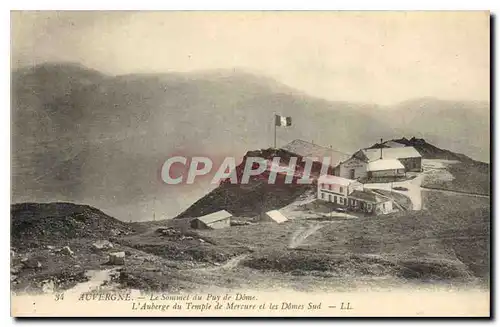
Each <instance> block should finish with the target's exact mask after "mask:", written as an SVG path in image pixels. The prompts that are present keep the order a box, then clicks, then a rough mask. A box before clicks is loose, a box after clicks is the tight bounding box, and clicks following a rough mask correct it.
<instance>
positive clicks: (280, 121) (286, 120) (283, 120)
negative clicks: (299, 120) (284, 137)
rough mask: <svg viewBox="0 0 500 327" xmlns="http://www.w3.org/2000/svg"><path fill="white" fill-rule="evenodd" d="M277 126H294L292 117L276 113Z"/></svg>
mask: <svg viewBox="0 0 500 327" xmlns="http://www.w3.org/2000/svg"><path fill="white" fill-rule="evenodd" d="M274 125H275V126H292V117H284V116H280V115H275V124H274Z"/></svg>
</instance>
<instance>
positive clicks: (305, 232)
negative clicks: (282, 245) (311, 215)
mask: <svg viewBox="0 0 500 327" xmlns="http://www.w3.org/2000/svg"><path fill="white" fill-rule="evenodd" d="M324 226H325V224H316V225H311V226H309V228H303V227H301V228H300V229H298V230H297V231H296V232H295V233H294V234H293V235H292V239H291V240H290V243H289V244H288V247H289V248H290V249H295V248H297V247H299V246H301V245H302V244H304V241H305V240H306V238H308V237H309V236H311V235H312V234H314V233H316V232H317V231H318V230H320V229H321V228H323V227H324Z"/></svg>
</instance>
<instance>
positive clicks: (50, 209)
mask: <svg viewBox="0 0 500 327" xmlns="http://www.w3.org/2000/svg"><path fill="white" fill-rule="evenodd" d="M132 231H133V229H132V228H131V227H130V226H129V225H128V224H127V223H125V222H122V221H119V220H117V219H115V218H113V217H110V216H108V215H106V214H105V213H103V212H102V211H100V210H98V209H96V208H93V207H91V206H88V205H78V204H73V203H63V202H56V203H20V204H13V205H11V244H12V246H14V247H23V246H30V245H35V246H39V245H41V244H44V243H48V242H50V243H60V242H63V241H65V240H68V239H74V238H107V237H112V236H116V235H117V234H118V235H120V234H125V235H126V234H128V233H131V232H132Z"/></svg>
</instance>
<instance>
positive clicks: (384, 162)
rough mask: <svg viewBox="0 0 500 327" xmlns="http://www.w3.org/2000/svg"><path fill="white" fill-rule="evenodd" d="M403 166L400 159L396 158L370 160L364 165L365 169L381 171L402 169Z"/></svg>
mask: <svg viewBox="0 0 500 327" xmlns="http://www.w3.org/2000/svg"><path fill="white" fill-rule="evenodd" d="M404 168H405V166H403V164H402V163H401V161H399V160H397V159H379V160H375V161H371V162H369V163H368V166H367V167H366V170H367V171H381V170H393V169H404Z"/></svg>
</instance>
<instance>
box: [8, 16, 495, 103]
mask: <svg viewBox="0 0 500 327" xmlns="http://www.w3.org/2000/svg"><path fill="white" fill-rule="evenodd" d="M11 26H12V65H13V67H14V68H15V67H19V66H26V65H32V64H38V63H42V62H45V61H72V62H80V63H81V64H83V65H85V66H88V67H91V68H95V69H97V70H100V71H102V72H105V73H110V74H126V73H135V72H168V71H192V70H200V69H203V70H205V69H217V68H233V67H238V68H243V69H247V70H249V71H254V72H256V73H263V74H266V75H269V76H270V77H273V78H275V79H277V80H279V81H281V82H283V83H285V84H287V85H289V86H292V87H295V88H297V89H300V90H303V91H305V92H307V93H309V94H311V95H315V96H319V97H322V98H326V99H330V100H347V101H361V102H375V103H379V104H392V103H395V102H398V101H403V100H406V99H408V98H414V97H422V96H433V97H438V98H443V99H466V100H484V101H488V100H489V74H490V67H489V57H490V54H489V14H488V13H485V12H475V13H470V12H469V13H450V12H449V13H438V12H436V13H422V12H414V13H404V12H392V13H373V12H372V13H356V12H343V13H339V12H322V13H321V12H307V13H306V12H287V13H283V12H281V13H280V12H267V13H263V12H247V13H241V12H239V13H235V12H226V13H221V12H219V13H217V12H210V13H207V12H41V13H33V12H16V13H13V14H12V15H11Z"/></svg>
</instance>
